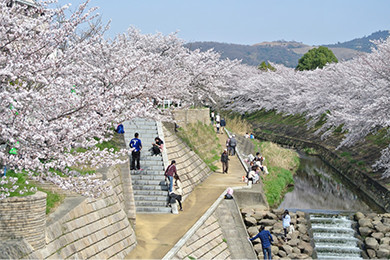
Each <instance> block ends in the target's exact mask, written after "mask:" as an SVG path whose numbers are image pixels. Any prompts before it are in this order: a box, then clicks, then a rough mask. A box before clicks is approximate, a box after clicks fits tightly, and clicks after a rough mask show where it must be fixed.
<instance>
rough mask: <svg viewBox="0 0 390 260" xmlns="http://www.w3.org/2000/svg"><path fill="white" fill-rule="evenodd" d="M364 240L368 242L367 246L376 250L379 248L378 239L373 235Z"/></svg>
mask: <svg viewBox="0 0 390 260" xmlns="http://www.w3.org/2000/svg"><path fill="white" fill-rule="evenodd" d="M364 242H366V246H367V248H370V249H374V250H378V249H379V243H378V240H376V239H375V238H373V237H366V239H365V240H364Z"/></svg>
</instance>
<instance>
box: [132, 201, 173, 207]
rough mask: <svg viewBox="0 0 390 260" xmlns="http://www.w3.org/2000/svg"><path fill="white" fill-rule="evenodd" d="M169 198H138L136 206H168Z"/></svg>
mask: <svg viewBox="0 0 390 260" xmlns="http://www.w3.org/2000/svg"><path fill="white" fill-rule="evenodd" d="M167 202H168V200H164V201H161V200H159V201H150V200H142V201H139V200H136V201H135V206H136V207H166V206H167Z"/></svg>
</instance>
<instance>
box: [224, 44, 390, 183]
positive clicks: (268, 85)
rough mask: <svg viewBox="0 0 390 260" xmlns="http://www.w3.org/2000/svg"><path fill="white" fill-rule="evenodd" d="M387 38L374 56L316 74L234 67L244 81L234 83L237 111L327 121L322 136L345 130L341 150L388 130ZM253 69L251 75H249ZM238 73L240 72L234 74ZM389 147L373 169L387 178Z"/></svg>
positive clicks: (389, 80) (389, 68)
mask: <svg viewBox="0 0 390 260" xmlns="http://www.w3.org/2000/svg"><path fill="white" fill-rule="evenodd" d="M389 65H390V39H387V40H384V41H378V42H376V48H375V49H373V50H372V53H370V54H365V55H362V56H360V57H357V58H355V59H353V60H351V61H346V62H341V63H338V64H330V65H328V66H326V67H325V68H324V69H317V70H314V71H303V72H300V71H295V70H293V69H289V68H285V67H283V66H277V65H275V68H276V71H275V72H271V71H268V72H259V71H257V70H254V69H248V68H247V67H245V66H241V67H237V68H236V70H240V71H241V74H242V75H244V76H243V78H241V79H239V80H237V81H236V82H235V84H234V86H235V91H234V94H233V100H234V102H232V103H230V104H228V105H227V107H228V108H230V109H235V110H237V111H239V112H242V113H243V112H251V111H255V110H260V109H266V110H270V109H275V110H277V111H279V112H284V113H286V114H304V115H306V116H307V117H308V118H311V119H312V122H315V121H317V120H318V118H320V117H321V116H322V115H325V116H326V118H327V121H326V123H325V124H324V125H323V126H322V128H321V129H320V130H319V131H318V132H321V133H322V135H323V137H324V138H326V137H327V135H329V134H330V133H332V131H333V130H334V129H335V128H336V127H340V126H341V127H342V129H343V130H346V135H345V138H344V140H343V141H342V142H341V143H340V146H339V147H341V146H349V145H352V144H354V143H356V142H357V141H359V140H362V139H363V138H365V136H367V135H368V134H370V133H375V132H376V131H377V130H378V129H380V128H387V127H389V105H388V104H389V96H390V95H389V94H390V93H389V91H390V88H389V86H390V76H389V75H390V73H389V72H390V66H389ZM249 70H252V72H251V73H248V71H249ZM238 74H240V73H238ZM389 151H390V147H389V148H387V149H386V150H384V151H383V152H382V156H381V158H380V160H379V161H378V162H377V163H376V164H375V165H374V167H375V168H376V169H384V173H383V177H390V163H389V162H390V158H389V154H390V152H389Z"/></svg>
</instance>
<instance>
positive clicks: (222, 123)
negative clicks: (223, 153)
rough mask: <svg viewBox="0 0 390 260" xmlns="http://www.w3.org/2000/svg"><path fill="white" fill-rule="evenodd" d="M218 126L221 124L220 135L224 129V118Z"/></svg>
mask: <svg viewBox="0 0 390 260" xmlns="http://www.w3.org/2000/svg"><path fill="white" fill-rule="evenodd" d="M220 124H221V134H223V131H224V129H225V127H226V121H225V118H222V119H221V123H220Z"/></svg>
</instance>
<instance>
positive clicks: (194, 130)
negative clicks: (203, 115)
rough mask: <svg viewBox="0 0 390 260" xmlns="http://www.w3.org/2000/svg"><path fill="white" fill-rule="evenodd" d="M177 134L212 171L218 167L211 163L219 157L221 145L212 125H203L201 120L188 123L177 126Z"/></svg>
mask: <svg viewBox="0 0 390 260" xmlns="http://www.w3.org/2000/svg"><path fill="white" fill-rule="evenodd" d="M178 136H179V137H180V138H181V139H182V140H183V141H184V142H185V143H186V144H187V145H188V146H189V147H190V148H191V149H192V150H193V151H194V152H195V153H196V154H198V155H199V157H200V158H202V160H203V161H204V162H205V163H206V164H207V166H208V167H209V168H210V169H211V170H212V171H216V170H217V169H218V167H217V166H215V165H213V163H214V162H215V161H216V160H219V159H220V153H221V150H222V147H221V145H220V144H219V140H218V137H217V134H216V133H215V130H214V128H213V126H212V125H205V124H203V123H201V122H198V123H196V124H188V125H187V126H185V127H183V128H179V132H178Z"/></svg>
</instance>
